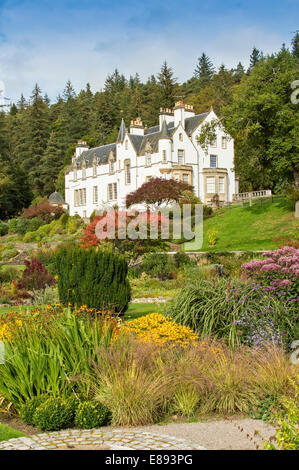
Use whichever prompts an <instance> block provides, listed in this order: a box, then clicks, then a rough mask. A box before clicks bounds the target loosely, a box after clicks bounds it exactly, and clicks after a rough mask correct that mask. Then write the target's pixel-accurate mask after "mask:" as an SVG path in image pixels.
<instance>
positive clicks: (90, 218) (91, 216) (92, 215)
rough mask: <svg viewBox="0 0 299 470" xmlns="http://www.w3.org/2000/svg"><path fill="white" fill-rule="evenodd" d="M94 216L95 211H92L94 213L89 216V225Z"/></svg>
mask: <svg viewBox="0 0 299 470" xmlns="http://www.w3.org/2000/svg"><path fill="white" fill-rule="evenodd" d="M95 215H96V210H94V211H93V212H92V213H91V214H90V217H89V221H90V223H92V222H93V219H94V218H95Z"/></svg>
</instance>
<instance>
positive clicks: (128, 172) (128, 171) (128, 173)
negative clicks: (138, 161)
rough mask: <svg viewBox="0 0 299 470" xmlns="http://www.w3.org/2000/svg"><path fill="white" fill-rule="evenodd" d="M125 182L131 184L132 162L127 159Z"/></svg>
mask: <svg viewBox="0 0 299 470" xmlns="http://www.w3.org/2000/svg"><path fill="white" fill-rule="evenodd" d="M125 184H131V162H130V160H126V161H125Z"/></svg>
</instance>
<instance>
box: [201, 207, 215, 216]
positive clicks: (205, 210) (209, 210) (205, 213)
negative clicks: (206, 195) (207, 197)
mask: <svg viewBox="0 0 299 470" xmlns="http://www.w3.org/2000/svg"><path fill="white" fill-rule="evenodd" d="M212 215H213V209H212V207H211V206H206V205H204V206H203V218H204V219H208V218H209V217H211V216H212Z"/></svg>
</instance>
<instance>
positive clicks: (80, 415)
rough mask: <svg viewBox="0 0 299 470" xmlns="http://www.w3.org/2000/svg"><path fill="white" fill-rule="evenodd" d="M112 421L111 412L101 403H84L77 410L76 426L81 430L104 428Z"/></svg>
mask: <svg viewBox="0 0 299 470" xmlns="http://www.w3.org/2000/svg"><path fill="white" fill-rule="evenodd" d="M109 419H110V411H109V409H108V408H107V407H106V406H105V405H102V404H101V403H94V402H91V401H84V402H83V403H80V405H79V406H78V408H77V412H76V416H75V425H76V427H78V428H80V429H91V428H97V427H100V426H104V425H105V424H107V423H108V421H109Z"/></svg>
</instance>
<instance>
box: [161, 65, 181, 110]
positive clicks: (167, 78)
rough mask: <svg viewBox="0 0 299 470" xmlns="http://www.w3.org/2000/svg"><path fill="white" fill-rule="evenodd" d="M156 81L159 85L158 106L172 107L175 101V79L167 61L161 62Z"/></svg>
mask: <svg viewBox="0 0 299 470" xmlns="http://www.w3.org/2000/svg"><path fill="white" fill-rule="evenodd" d="M158 83H159V86H160V106H163V107H166V108H172V107H173V105H174V102H175V94H176V91H177V83H176V79H175V78H174V77H173V71H172V69H171V67H168V65H167V62H166V61H165V62H163V64H162V67H161V72H160V73H159V74H158Z"/></svg>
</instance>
